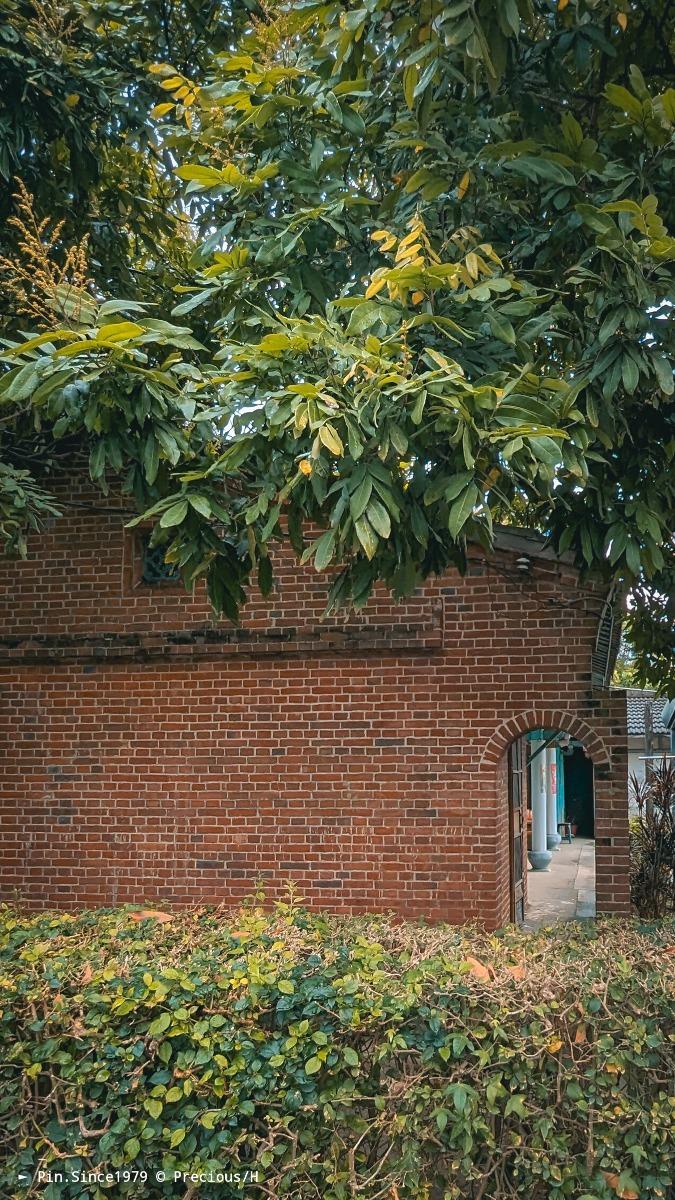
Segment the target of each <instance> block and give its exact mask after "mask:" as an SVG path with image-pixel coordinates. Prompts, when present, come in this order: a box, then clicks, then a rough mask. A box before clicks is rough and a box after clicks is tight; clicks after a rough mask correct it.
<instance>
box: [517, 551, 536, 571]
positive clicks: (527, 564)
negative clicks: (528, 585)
mask: <svg viewBox="0 0 675 1200" xmlns="http://www.w3.org/2000/svg"><path fill="white" fill-rule="evenodd" d="M516 570H517V571H518V572H519V573H520V574H521V575H531V574H532V559H531V558H529V557H528V555H527V554H521V555H520V557H519V558H517V559H516Z"/></svg>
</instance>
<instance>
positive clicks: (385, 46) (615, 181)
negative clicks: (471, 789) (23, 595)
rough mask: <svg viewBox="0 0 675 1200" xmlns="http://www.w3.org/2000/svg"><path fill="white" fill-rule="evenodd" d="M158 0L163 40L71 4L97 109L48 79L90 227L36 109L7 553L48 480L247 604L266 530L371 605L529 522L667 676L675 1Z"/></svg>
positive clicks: (26, 117) (223, 600)
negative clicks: (125, 497)
mask: <svg viewBox="0 0 675 1200" xmlns="http://www.w3.org/2000/svg"><path fill="white" fill-rule="evenodd" d="M5 7H7V8H8V6H7V5H5ZM140 7H142V8H143V9H144V10H145V9H146V6H140ZM147 7H148V10H152V12H153V13H155V14H156V15H155V17H154V20H155V22H156V30H162V29H163V28H164V26H163V25H162V13H164V14H165V16H166V14H167V12H168V13H169V17H168V20H169V26H170V28H173V29H174V30H175V33H174V37H173V41H172V40H171V39H170V38H169V37H168V36H166V35H163V40H161V39H160V38H159V37H157V38H156V40H155V41H154V44H155V45H159V46H160V53H159V54H158V53H157V52H156V51H155V50H153V40H154V39H155V36H156V31H155V33H153V31H152V29H151V28H150V24H151V22H149V23H148V26H147V27H145V22H144V20H141V19H139V6H137V5H132V4H126V5H125V4H115V5H113V4H112V3H111V4H107V5H103V4H99V5H96V4H89V5H85V4H81V3H80V4H77V5H72V6H64V13H65V16H66V17H67V18H68V19H69V20H72V21H73V22H75V26H74V28H75V30H76V31H77V33H72V34H70V35H69V36H70V37H71V41H73V40H74V41H75V44H76V45H77V47H78V51H77V54H78V55H80V56H82V57H83V59H84V61H85V63H86V71H85V70H84V67H82V68H81V69H82V71H83V72H84V73H85V74H87V72H89V74H87V78H88V79H89V82H90V85H91V87H92V88H93V97H94V98H93V100H92V99H90V98H89V92H88V91H87V90H86V89H85V87H84V86H83V85H82V86H81V85H80V84H79V83H78V85H77V88H76V87H75V84H72V83H71V82H67V83H63V87H64V88H65V87H66V86H67V88H68V89H69V90H68V91H65V92H63V88H62V89H61V91H62V92H63V97H64V98H63V103H62V104H61V106H60V109H59V114H58V119H59V120H61V122H62V123H63V124H64V128H65V127H66V126H67V128H68V129H70V123H71V121H77V120H78V110H79V109H80V104H82V105H83V108H82V110H81V113H82V117H83V125H84V127H85V131H86V133H85V132H82V133H81V136H82V137H83V138H84V144H85V145H86V146H87V147H89V149H90V151H91V153H92V154H93V157H94V159H95V167H93V168H92V172H91V173H90V176H89V175H88V176H87V180H88V182H87V185H86V186H87V197H88V203H87V206H86V207H83V209H82V219H81V220H79V223H77V224H75V223H73V220H72V218H71V216H70V215H69V214H68V213H66V214H65V215H63V209H64V207H65V208H66V209H68V208H72V207H73V200H74V199H75V197H76V196H77V195H78V189H80V188H81V186H82V180H81V170H82V169H83V168H81V165H80V161H81V160H80V159H79V158H78V157H77V155H74V154H73V152H72V150H71V151H70V152H69V155H70V156H69V160H68V163H67V164H66V165H65V167H63V166H61V167H59V168H58V170H59V171H61V174H59V173H58V171H57V167H56V166H54V165H53V160H54V155H55V154H56V158H57V160H58V156H59V153H61V152H60V151H57V150H55V148H54V147H55V144H56V143H58V142H59V137H57V138H52V140H51V142H50V144H49V147H46V145H45V134H44V124H43V122H42V121H41V120H40V119H38V116H37V115H36V114H37V113H38V110H39V108H40V105H42V104H44V103H45V101H44V99H43V98H42V97H41V96H40V95H38V98H37V99H36V100H35V110H34V111H32V110H31V109H30V105H31V104H32V103H33V100H32V99H30V97H32V96H33V95H34V90H33V91H29V90H28V89H26V96H27V97H28V112H27V113H26V111H25V110H24V109H22V114H23V115H22V121H23V122H24V126H25V132H24V133H23V134H22V137H23V141H22V145H23V146H24V147H25V149H24V150H22V151H20V152H18V153H17V154H15V156H14V159H13V160H12V161H11V163H10V166H9V169H8V173H11V174H13V175H14V176H18V178H19V181H20V182H19V183H17V184H16V185H15V190H16V191H17V194H18V195H19V200H18V201H15V206H16V204H18V206H19V207H18V209H17V208H16V207H15V216H14V222H15V223H14V225H13V226H11V228H12V229H13V230H14V233H15V234H16V235H17V236H16V239H15V241H13V242H12V241H11V239H10V248H9V249H7V248H5V249H4V253H3V270H4V274H5V277H6V280H7V289H8V294H9V295H10V297H11V298H13V301H14V303H13V304H9V305H6V315H5V333H6V337H5V340H4V345H5V347H6V350H5V353H4V355H3V361H4V364H5V370H4V374H3V375H2V377H1V378H0V402H1V403H2V409H3V415H2V418H1V419H2V422H3V424H2V426H0V428H1V429H2V433H3V437H2V460H1V464H0V517H1V518H2V528H3V532H4V534H5V538H6V541H7V543H8V544H9V546H10V548H14V549H18V550H19V552H21V551H22V550H23V549H24V547H25V534H26V530H27V529H29V528H31V527H39V524H40V520H41V511H44V510H45V508H46V509H47V510H49V509H50V508H53V507H54V501H53V497H52V496H51V494H50V475H49V471H48V470H47V469H46V468H47V467H48V466H49V464H50V463H52V462H58V463H60V464H61V469H63V466H64V464H66V465H67V467H68V469H69V470H73V471H74V470H80V471H82V470H85V471H88V472H89V474H90V475H91V478H92V479H93V480H95V481H96V482H97V483H98V484H99V485H100V486H101V487H102V488H103V489H104V490H105V489H107V488H110V487H118V486H120V487H121V488H122V489H123V490H124V491H125V492H127V493H128V494H129V495H130V496H133V498H134V502H135V504H136V506H137V508H138V512H139V514H149V515H150V516H151V517H152V518H153V519H154V522H155V524H154V532H153V539H154V540H155V542H157V543H160V544H162V545H164V547H165V554H166V558H167V560H168V561H170V562H173V563H175V564H177V566H178V567H179V569H180V571H181V574H182V576H183V579H184V581H185V583H186V585H187V586H191V585H192V584H193V583H194V581H195V580H197V579H199V578H200V577H202V576H203V577H205V579H206V583H207V586H208V591H209V596H210V598H211V601H212V603H213V605H214V607H215V608H216V610H217V611H219V612H223V613H224V614H225V615H226V616H227V617H229V618H230V619H233V620H236V618H237V614H238V611H239V607H240V605H241V603H242V601H243V599H244V596H245V593H246V588H247V586H248V584H249V582H250V580H251V578H252V577H255V578H256V579H257V580H258V582H259V584H260V586H261V587H262V588H263V590H267V589H268V588H269V587H270V586H271V582H272V566H271V560H270V557H269V554H270V549H271V546H272V544H273V543H274V541H275V540H277V539H279V538H285V539H288V540H289V541H290V543H291V545H292V546H293V548H294V550H295V552H296V553H297V555H298V557H299V558H301V559H302V560H304V561H307V560H309V559H311V560H312V561H313V563H314V566H315V567H316V569H317V570H318V571H321V572H323V571H326V570H328V569H329V568H331V571H330V578H329V579H328V580H327V590H328V588H329V601H328V602H329V605H338V604H345V603H351V604H356V605H360V604H362V603H364V602H365V601H366V599H367V597H368V595H369V592H370V590H371V588H372V585H373V583H374V582H375V581H377V580H383V581H384V582H385V583H386V584H387V586H388V587H390V588H391V589H392V590H393V591H394V593H395V594H396V595H400V596H402V595H405V594H407V593H409V592H410V591H411V590H412V589H413V588H414V587H415V586H416V585H417V583H418V582H419V581H420V580H421V579H422V578H424V577H425V576H427V575H428V574H429V573H431V572H439V571H442V570H443V569H444V568H445V567H447V566H448V565H450V564H453V565H456V566H458V567H459V568H460V569H461V568H463V566H464V564H465V561H466V546H467V542H468V541H476V540H478V541H479V542H481V543H482V544H483V545H484V546H485V547H486V548H489V547H490V545H491V539H492V530H493V524H494V522H495V521H499V522H507V523H516V524H522V525H528V526H531V527H535V528H538V529H540V530H541V531H542V532H543V533H545V534H546V535H547V536H549V537H550V539H551V541H552V543H553V545H554V546H555V547H556V549H557V550H559V551H569V552H571V553H573V554H574V556H575V558H576V561H577V562H578V564H579V565H580V567H581V568H582V569H583V570H584V571H586V572H590V573H593V574H594V575H600V576H602V577H604V578H605V579H606V580H607V583H608V585H609V584H610V583H611V582H616V583H617V584H618V585H619V586H621V587H623V588H630V589H631V600H630V605H629V609H628V612H627V624H628V632H629V636H630V637H631V639H632V642H633V644H634V647H635V649H636V671H637V677H638V678H640V679H642V680H643V681H645V682H650V683H654V684H656V685H657V686H659V687H662V688H668V687H671V688H673V687H675V543H674V540H673V532H674V530H675V469H674V462H675V401H674V399H673V391H674V386H673V362H672V359H673V322H672V317H671V311H672V309H671V305H672V300H673V297H672V279H673V275H672V262H673V258H674V257H675V239H673V237H672V236H671V235H670V234H669V232H668V220H669V218H670V219H671V221H672V196H673V193H674V188H673V174H674V171H673V162H674V157H673V130H674V127H675V88H674V86H673V85H674V84H675V64H674V61H673V52H674V46H675V26H674V21H673V17H672V15H671V12H670V6H669V4H668V3H667V0H644V2H641V3H631V2H629V0H613V2H612V3H607V2H606V0H558V3H557V4H554V3H551V2H549V0H499V2H497V0H458V2H456V3H448V4H446V3H442V2H440V0H419V3H416V4H413V5H411V4H410V3H409V0H358V2H357V0H354V2H353V3H347V2H338V0H335V2H333V3H317V2H316V0H295V2H294V3H292V4H290V3H286V4H284V3H277V2H273V0H266V2H265V3H256V2H254V0H249V3H246V4H241V5H236V4H233V5H232V6H227V7H226V6H224V5H218V4H216V5H211V6H208V5H207V6H195V8H194V9H193V7H192V6H191V5H189V4H187V3H186V4H185V5H184V6H183V5H175V6H172V5H168V6H164V5H158V6H153V5H150V6H147ZM39 12H40V7H39V6H38V5H37V4H32V5H29V4H25V5H22V6H21V9H20V16H19V17H13V16H10V15H8V16H7V17H6V25H5V27H4V28H5V29H8V28H9V29H11V30H16V31H17V36H18V37H19V38H23V39H24V41H26V40H27V41H30V39H27V35H26V33H25V28H24V26H27V27H31V28H32V25H34V23H35V20H36V19H37V18H36V17H35V14H36V13H39ZM113 13H114V19H113V16H112V14H113ZM64 19H65V18H64ZM22 22H23V25H22ZM171 22H173V24H171ZM190 31H192V32H190ZM2 36H5V37H6V40H9V42H11V41H12V38H11V37H10V36H9V35H2ZM12 36H13V35H12ZM78 39H81V40H78ZM0 44H2V43H0ZM21 45H23V42H21ZM31 45H32V43H31ZM82 46H83V47H84V48H82ZM125 47H131V48H132V50H131V51H130V52H127V51H125ZM22 53H23V54H24V59H22V60H21V62H20V64H19V65H18V66H17V65H16V62H15V60H14V58H13V57H12V55H10V56H9V58H10V60H11V62H10V66H8V67H6V68H5V66H4V65H3V66H2V67H1V69H2V70H3V71H5V70H6V71H7V72H8V74H7V78H8V79H9V72H10V70H13V71H18V72H19V74H22V73H25V72H26V71H27V67H26V62H25V56H26V54H28V51H26V50H22ZM30 53H33V51H32V50H31V51H30ZM76 61H77V62H80V59H79V58H78V57H77V55H76ZM92 62H94V63H95V64H97V65H96V68H95V70H94V69H92V65H91V64H92ZM2 63H4V60H3V59H0V64H2ZM72 69H73V68H72V63H71V60H70V58H68V57H67V56H65V55H64V58H63V60H62V61H60V62H59V63H58V64H57V66H56V67H54V70H57V71H58V72H60V73H61V74H62V76H63V78H65V77H66V75H67V73H68V72H69V71H72ZM60 77H61V76H60ZM92 80H95V81H96V82H92ZM103 80H106V81H108V82H107V84H104V83H103V82H102V81H103ZM3 82H4V81H3ZM99 87H102V88H103V91H104V93H105V98H104V99H101V96H100V94H99ZM50 91H52V93H54V87H53V86H50ZM55 94H56V93H55ZM74 94H77V95H78V96H80V97H82V98H83V99H81V100H78V101H77V102H73V101H72V99H71V100H69V97H72V96H73V95H74ZM52 101H53V96H52V98H51V99H50V98H48V102H49V104H50V105H52ZM85 101H86V103H85ZM91 105H94V109H95V111H98V109H96V105H99V106H100V109H101V112H102V114H103V115H102V116H101V123H100V127H97V126H96V125H93V126H92V124H91V115H90V108H91ZM92 129H93V133H92ZM63 136H64V137H65V138H66V142H68V136H67V135H66V134H65V133H64V134H63ZM73 136H74V135H73ZM92 138H93V143H92ZM68 144H70V143H68ZM59 161H60V160H59ZM3 169H4V168H3ZM36 172H39V174H40V179H38V180H37V181H35V175H36ZM54 172H56V174H54ZM43 176H44V177H45V178H46V180H47V182H46V183H44V182H43V178H42V177H43ZM64 179H65V180H66V183H65V185H64V183H63V180H64ZM59 180H60V181H61V182H59ZM55 181H56V182H55ZM22 186H23V187H24V189H25V190H24V192H23V196H22V197H21V187H22ZM64 186H65V188H66V192H67V196H68V200H67V202H66V203H64V191H63V189H64ZM30 195H32V196H33V197H34V199H33V200H32V201H31V199H30ZM116 198H117V199H118V200H119V204H120V206H121V207H120V210H119V220H118V217H117V216H116V217H115V218H114V220H113V218H112V217H110V213H111V212H112V211H113V209H114V204H115V199H116ZM101 212H102V213H106V214H108V216H107V217H106V218H105V219H106V220H108V219H109V221H110V227H111V228H113V229H115V230H117V232H116V233H115V234H114V235H113V240H112V245H113V247H114V248H111V250H110V253H109V254H108V253H107V252H106V250H105V247H104V246H102V245H101V243H100V241H96V236H97V235H95V232H94V225H95V224H96V221H100V216H99V215H96V214H99V213H101ZM154 214H156V215H154ZM31 221H33V222H34V225H33V227H32V229H33V231H32V235H31V232H30V230H31ZM62 221H63V222H64V223H63V224H61V222H62ZM17 222H18V224H17ZM27 231H28V232H27ZM87 235H88V240H83V239H85V238H87ZM31 236H32V238H33V242H31ZM26 247H28V250H27V249H26ZM94 247H95V252H94ZM27 255H28V262H27V258H26V256H27ZM31 256H32V257H31ZM22 272H23V274H22ZM22 308H23V312H24V314H25V316H24V318H23V323H22V321H21V320H20V319H19V318H20V316H21V310H22ZM38 462H39V464H40V466H39V468H38V466H37V465H36V464H37V463H38Z"/></svg>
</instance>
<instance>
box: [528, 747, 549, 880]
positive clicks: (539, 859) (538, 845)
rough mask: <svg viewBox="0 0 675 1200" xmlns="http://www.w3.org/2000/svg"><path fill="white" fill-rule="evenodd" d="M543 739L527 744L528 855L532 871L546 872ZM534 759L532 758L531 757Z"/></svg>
mask: <svg viewBox="0 0 675 1200" xmlns="http://www.w3.org/2000/svg"><path fill="white" fill-rule="evenodd" d="M542 744H543V739H540V740H538V741H536V742H535V741H533V742H529V743H528V746H529V750H530V760H531V761H530V796H531V800H532V849H531V850H530V852H529V854H528V858H529V860H530V865H531V867H532V870H533V871H548V870H549V869H550V868H549V864H550V862H551V851H550V850H549V849H548V848H547V846H546V780H545V778H544V766H545V763H546V754H545V753H540V754H537V750H541V746H542ZM535 754H536V755H537V756H536V758H534V759H533V758H532V756H533V755H535Z"/></svg>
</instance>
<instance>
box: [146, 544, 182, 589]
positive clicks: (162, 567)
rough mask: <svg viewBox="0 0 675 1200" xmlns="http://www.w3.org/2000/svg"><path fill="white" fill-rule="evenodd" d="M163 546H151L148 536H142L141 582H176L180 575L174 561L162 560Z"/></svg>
mask: <svg viewBox="0 0 675 1200" xmlns="http://www.w3.org/2000/svg"><path fill="white" fill-rule="evenodd" d="M164 550H165V547H164V546H151V545H150V536H149V535H148V536H147V537H145V538H143V544H142V567H141V579H142V581H143V583H149V584H158V583H177V582H178V580H179V579H180V575H179V572H178V569H177V567H176V566H175V565H174V563H168V562H165V561H164Z"/></svg>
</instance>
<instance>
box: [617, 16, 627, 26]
mask: <svg viewBox="0 0 675 1200" xmlns="http://www.w3.org/2000/svg"><path fill="white" fill-rule="evenodd" d="M616 23H617V25H618V26H619V29H625V28H626V26H627V25H628V17H627V16H626V14H625V13H617V14H616Z"/></svg>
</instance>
